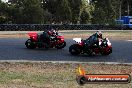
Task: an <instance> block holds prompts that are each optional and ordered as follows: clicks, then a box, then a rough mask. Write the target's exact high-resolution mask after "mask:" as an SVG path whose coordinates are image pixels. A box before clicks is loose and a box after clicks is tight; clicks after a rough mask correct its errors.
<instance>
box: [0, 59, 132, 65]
mask: <svg viewBox="0 0 132 88" xmlns="http://www.w3.org/2000/svg"><path fill="white" fill-rule="evenodd" d="M1 62H14V63H15V62H29V63H30V62H31V63H44V62H47V63H75V64H122V65H132V63H123V62H77V61H31V60H0V63H1Z"/></svg>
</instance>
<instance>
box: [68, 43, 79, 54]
mask: <svg viewBox="0 0 132 88" xmlns="http://www.w3.org/2000/svg"><path fill="white" fill-rule="evenodd" d="M69 52H70V53H71V54H72V55H79V54H80V53H81V49H80V48H79V45H75V44H74V45H71V46H70V47H69Z"/></svg>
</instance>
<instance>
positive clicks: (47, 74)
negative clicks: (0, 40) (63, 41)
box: [0, 62, 132, 88]
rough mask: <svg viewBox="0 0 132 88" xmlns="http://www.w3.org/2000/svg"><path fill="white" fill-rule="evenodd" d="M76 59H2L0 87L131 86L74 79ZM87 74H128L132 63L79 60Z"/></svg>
mask: <svg viewBox="0 0 132 88" xmlns="http://www.w3.org/2000/svg"><path fill="white" fill-rule="evenodd" d="M78 66H79V64H77V63H50V62H1V63H0V78H1V80H0V87H1V88H62V87H63V88H130V87H131V86H132V82H131V83H129V84H86V85H84V86H80V85H78V84H77V82H76V75H77V70H76V68H77V67H78ZM82 66H83V67H84V69H85V70H86V72H87V73H88V74H130V75H131V76H132V65H121V64H120V65H110V64H109V65H106V64H88V63H87V64H86V63H85V64H82Z"/></svg>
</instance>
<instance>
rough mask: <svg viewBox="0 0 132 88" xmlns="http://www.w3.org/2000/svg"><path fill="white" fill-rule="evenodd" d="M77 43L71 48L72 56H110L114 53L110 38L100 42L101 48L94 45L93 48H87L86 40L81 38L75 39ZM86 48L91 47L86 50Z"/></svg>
mask: <svg viewBox="0 0 132 88" xmlns="http://www.w3.org/2000/svg"><path fill="white" fill-rule="evenodd" d="M73 40H75V41H76V44H73V45H71V46H70V47H69V52H70V53H71V54H72V55H78V54H85V53H86V54H88V55H97V54H101V55H109V54H110V53H112V45H111V42H110V41H109V39H108V38H104V39H102V40H101V41H99V46H98V45H97V44H93V45H91V46H86V45H85V44H86V42H85V40H82V39H81V38H73ZM86 47H89V48H88V49H86Z"/></svg>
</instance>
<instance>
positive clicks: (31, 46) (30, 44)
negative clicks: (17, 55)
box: [25, 39, 36, 49]
mask: <svg viewBox="0 0 132 88" xmlns="http://www.w3.org/2000/svg"><path fill="white" fill-rule="evenodd" d="M25 45H26V47H27V48H28V49H34V48H36V44H34V43H33V42H32V41H31V39H28V40H27V41H26V42H25Z"/></svg>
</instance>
